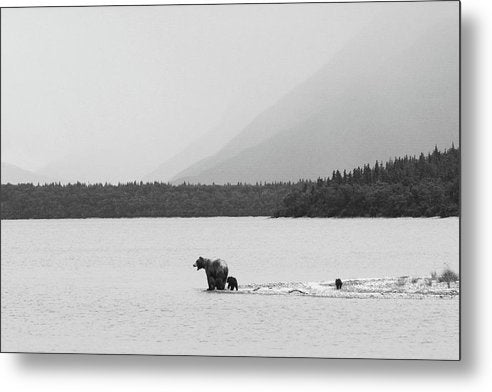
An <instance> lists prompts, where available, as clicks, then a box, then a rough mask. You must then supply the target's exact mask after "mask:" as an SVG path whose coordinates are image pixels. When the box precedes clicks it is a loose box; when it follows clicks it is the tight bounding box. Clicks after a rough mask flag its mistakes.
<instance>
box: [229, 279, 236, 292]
mask: <svg viewBox="0 0 492 392" xmlns="http://www.w3.org/2000/svg"><path fill="white" fill-rule="evenodd" d="M227 289H228V290H234V289H236V291H237V280H236V278H234V277H233V276H229V277H228V278H227Z"/></svg>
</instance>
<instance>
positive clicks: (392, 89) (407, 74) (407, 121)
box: [174, 21, 458, 184]
mask: <svg viewBox="0 0 492 392" xmlns="http://www.w3.org/2000/svg"><path fill="white" fill-rule="evenodd" d="M399 22H401V21H393V23H392V26H391V29H389V28H388V26H385V28H387V29H388V34H389V35H391V36H392V37H393V40H392V41H391V42H390V43H389V44H387V45H386V46H385V45H380V42H378V41H377V40H376V39H375V38H374V39H373V38H371V37H372V35H371V34H370V32H369V33H368V32H367V31H366V32H364V34H366V35H364V34H362V35H360V36H359V37H357V38H356V39H354V40H353V41H352V42H351V43H350V45H348V46H347V47H346V48H345V49H344V50H342V51H341V52H340V53H339V55H338V56H337V57H336V58H334V59H333V61H332V62H331V63H329V64H327V65H326V66H325V67H323V68H322V69H321V70H320V71H318V72H317V73H316V74H314V75H313V76H312V77H311V78H309V79H308V80H306V82H304V83H302V84H301V85H299V86H297V87H296V88H295V89H294V90H292V91H291V92H290V93H289V94H287V95H286V96H284V98H282V99H281V100H279V101H278V103H277V104H275V105H273V106H272V107H270V108H268V109H267V110H265V112H263V113H261V114H260V115H259V116H258V117H257V118H256V119H255V120H254V121H253V122H251V124H250V125H248V126H247V127H246V128H245V129H244V131H243V132H242V133H241V134H239V135H238V136H236V137H235V138H234V139H233V140H231V141H230V142H229V143H228V144H227V145H226V146H225V147H224V148H223V149H222V150H220V151H219V152H218V153H217V154H216V155H215V156H213V157H210V158H206V159H204V160H201V161H199V162H198V163H197V164H195V165H192V166H190V167H189V168H188V169H186V170H184V171H183V172H181V173H179V174H178V175H177V176H176V177H175V179H174V182H175V183H180V182H183V181H187V182H191V183H197V182H200V183H212V182H214V183H217V184H221V183H226V182H230V183H236V182H250V183H254V182H256V181H279V180H280V181H286V180H294V181H295V180H298V179H299V178H311V179H312V178H317V177H319V176H326V175H329V174H331V171H332V170H334V169H337V168H340V167H344V168H345V167H346V168H348V169H349V168H351V167H354V166H357V165H362V164H364V163H365V162H373V161H375V160H376V159H384V158H385V157H386V155H387V151H388V150H389V149H391V151H392V152H393V153H394V154H395V155H405V154H416V153H419V152H420V151H425V150H426V149H427V148H428V146H429V145H436V144H437V145H439V146H446V145H450V144H451V142H453V141H454V142H457V140H458V69H457V66H456V64H457V62H453V61H451V62H450V63H448V62H446V61H438V60H439V59H444V60H449V59H453V56H456V58H457V56H458V52H457V51H456V47H455V43H454V41H453V40H449V32H448V31H447V29H446V27H445V26H443V25H440V24H438V23H437V24H435V25H434V26H433V27H432V28H429V29H427V30H426V31H423V32H422V31H420V32H419V31H415V32H412V29H414V27H413V26H412V24H411V23H410V21H405V25H404V26H401V24H400V23H399ZM409 30H410V32H409ZM402 31H404V32H406V34H405V33H403V34H402V33H401V32H402ZM399 32H400V34H398V33H399ZM372 34H374V32H372ZM376 36H377V34H376V35H374V37H376ZM408 36H411V37H413V39H410V40H409V39H408ZM388 45H392V46H393V48H392V50H391V51H388V47H387V46H388ZM388 52H392V53H395V55H393V56H388V55H385V53H388ZM360 58H364V59H365V61H364V65H363V66H361V64H359V63H355V62H354V61H353V59H360ZM415 63H417V64H418V67H415V66H412V65H409V64H413V65H414V64H415Z"/></svg>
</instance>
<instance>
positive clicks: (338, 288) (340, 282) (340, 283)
mask: <svg viewBox="0 0 492 392" xmlns="http://www.w3.org/2000/svg"><path fill="white" fill-rule="evenodd" d="M335 285H336V286H337V290H340V289H341V288H342V285H343V283H342V279H340V278H337V279H336V280H335Z"/></svg>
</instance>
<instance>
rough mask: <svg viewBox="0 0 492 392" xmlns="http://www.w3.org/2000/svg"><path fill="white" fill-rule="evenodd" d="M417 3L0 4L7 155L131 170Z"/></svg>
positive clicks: (24, 162)
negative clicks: (1, 7)
mask: <svg viewBox="0 0 492 392" xmlns="http://www.w3.org/2000/svg"><path fill="white" fill-rule="evenodd" d="M418 4H419V3H414V4H409V3H407V4H400V5H395V4H394V3H393V4H378V3H372V4H371V3H369V4H303V5H233V6H163V7H97V8H44V9H38V8H32V9H4V10H2V21H1V22H2V42H1V43H2V57H1V62H2V64H1V65H2V91H1V92H2V123H1V126H2V129H1V139H2V140H1V142H2V144H1V153H2V161H6V162H9V163H12V164H16V165H18V166H20V167H22V168H25V169H29V170H38V169H41V168H43V167H44V166H46V165H48V164H52V163H53V162H58V161H63V159H73V160H80V159H87V158H88V159H90V160H94V161H98V162H101V164H102V165H104V163H105V162H111V163H112V164H113V165H116V166H118V167H119V168H120V169H121V170H120V171H119V174H115V175H114V178H113V179H114V180H120V179H128V180H131V179H133V178H136V177H138V176H140V175H142V174H145V173H146V172H148V171H150V170H152V169H153V168H154V167H155V166H157V165H158V164H159V163H161V162H163V161H166V160H167V159H169V158H170V157H171V156H172V155H174V154H176V153H177V152H179V151H180V150H182V149H183V148H185V147H186V146H187V145H188V144H190V143H191V142H192V141H193V140H196V139H197V138H198V137H200V136H201V135H203V134H205V133H206V132H207V131H208V130H210V129H212V128H213V127H214V126H216V125H217V124H218V123H220V120H221V118H223V116H225V115H226V114H227V112H228V111H230V110H231V108H234V109H233V110H242V108H244V111H245V113H249V115H250V116H252V115H254V114H255V113H259V112H261V111H262V110H263V109H265V108H266V107H267V106H268V105H271V104H273V103H274V102H275V101H276V100H277V99H278V98H280V97H281V96H282V95H283V94H285V93H286V92H287V91H289V90H290V89H292V88H293V87H294V86H295V85H296V84H298V83H301V82H302V81H303V80H305V79H306V78H308V77H309V76H310V75H312V74H313V73H314V72H315V71H316V70H318V69H319V68H321V67H322V66H323V65H324V64H326V63H327V62H328V61H330V59H331V58H332V57H333V56H335V55H336V52H337V51H339V50H340V49H341V48H343V46H344V44H345V43H346V42H347V41H348V40H350V39H351V38H352V37H353V36H354V35H356V34H357V33H358V32H359V31H360V30H362V29H364V28H368V27H370V26H371V25H372V24H375V23H376V24H377V23H380V21H382V20H384V18H391V17H392V14H394V13H395V12H397V13H401V12H406V11H405V9H406V7H409V6H412V7H418V6H419V5H418ZM427 9H428V10H429V11H430V12H433V11H435V12H439V10H438V9H437V8H432V6H429V5H428V8H427ZM238 108H239V109H238ZM246 117H247V116H246ZM85 157H87V158H85ZM121 173H125V174H124V177H126V178H121V176H122V175H121ZM93 180H94V181H95V180H99V179H97V178H94V179H93ZM110 180H111V179H110Z"/></svg>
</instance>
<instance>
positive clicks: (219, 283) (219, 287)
mask: <svg viewBox="0 0 492 392" xmlns="http://www.w3.org/2000/svg"><path fill="white" fill-rule="evenodd" d="M215 286H216V287H217V290H224V289H225V282H224V281H223V280H222V279H216V280H215Z"/></svg>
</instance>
